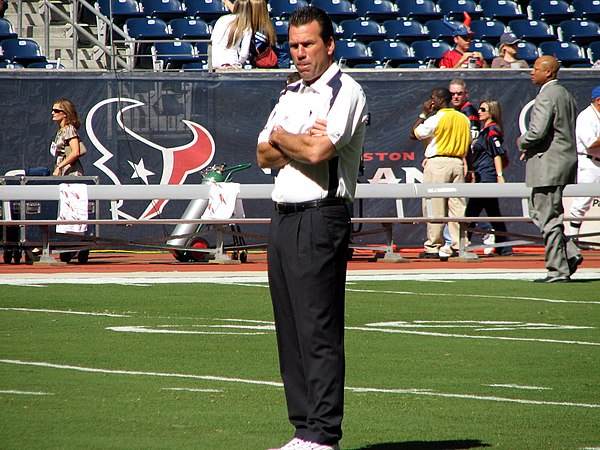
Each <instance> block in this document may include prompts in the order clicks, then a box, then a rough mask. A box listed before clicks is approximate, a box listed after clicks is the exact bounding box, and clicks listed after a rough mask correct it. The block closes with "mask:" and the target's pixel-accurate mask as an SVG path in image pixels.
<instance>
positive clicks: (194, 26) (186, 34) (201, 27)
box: [169, 18, 210, 39]
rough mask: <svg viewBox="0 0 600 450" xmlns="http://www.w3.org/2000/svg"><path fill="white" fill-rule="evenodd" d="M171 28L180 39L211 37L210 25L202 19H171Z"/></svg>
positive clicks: (172, 32)
mask: <svg viewBox="0 0 600 450" xmlns="http://www.w3.org/2000/svg"><path fill="white" fill-rule="evenodd" d="M169 28H170V30H171V34H172V35H173V37H175V38H178V39H210V27H209V26H208V24H207V23H206V22H205V21H204V20H202V19H188V18H180V19H173V20H171V21H169Z"/></svg>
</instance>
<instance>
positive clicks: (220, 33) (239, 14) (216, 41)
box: [210, 0, 252, 69]
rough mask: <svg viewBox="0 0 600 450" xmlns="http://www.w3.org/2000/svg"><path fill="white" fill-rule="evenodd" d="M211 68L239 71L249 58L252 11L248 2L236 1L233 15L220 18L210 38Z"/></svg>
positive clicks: (248, 0)
mask: <svg viewBox="0 0 600 450" xmlns="http://www.w3.org/2000/svg"><path fill="white" fill-rule="evenodd" d="M210 40H211V43H212V66H213V67H214V68H215V69H241V68H242V67H244V64H245V63H246V61H247V60H248V58H249V57H250V45H251V44H252V9H251V6H250V0H236V2H235V3H234V5H233V13H232V14H227V15H225V16H221V17H220V18H219V19H218V20H217V22H216V23H215V26H214V27H213V32H212V34H211V36H210Z"/></svg>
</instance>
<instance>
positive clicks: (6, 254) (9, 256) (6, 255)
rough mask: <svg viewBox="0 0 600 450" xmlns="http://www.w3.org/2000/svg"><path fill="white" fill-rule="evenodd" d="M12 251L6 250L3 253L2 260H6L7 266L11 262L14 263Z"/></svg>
mask: <svg viewBox="0 0 600 450" xmlns="http://www.w3.org/2000/svg"><path fill="white" fill-rule="evenodd" d="M12 257H13V254H12V250H10V249H8V248H5V249H4V252H3V253H2V259H3V260H4V263H5V264H10V262H11V261H12Z"/></svg>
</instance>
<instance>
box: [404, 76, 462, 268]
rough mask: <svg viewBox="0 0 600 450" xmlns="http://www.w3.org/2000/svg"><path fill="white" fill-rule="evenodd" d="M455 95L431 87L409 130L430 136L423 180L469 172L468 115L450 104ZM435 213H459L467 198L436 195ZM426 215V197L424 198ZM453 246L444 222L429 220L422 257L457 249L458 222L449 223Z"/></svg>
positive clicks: (455, 178) (453, 179)
mask: <svg viewBox="0 0 600 450" xmlns="http://www.w3.org/2000/svg"><path fill="white" fill-rule="evenodd" d="M451 100H452V95H451V94H450V91H449V90H448V89H446V88H443V87H440V88H436V89H434V90H433V91H431V96H430V97H429V98H428V99H427V100H426V101H425V103H424V104H423V112H422V113H421V114H420V115H419V118H418V119H417V120H416V122H415V124H414V125H413V129H412V131H411V133H410V137H411V139H415V140H425V139H427V140H428V142H427V147H426V148H425V158H426V163H425V168H424V171H423V182H424V183H464V182H465V174H466V172H467V163H466V155H467V151H468V150H469V146H470V145H471V132H470V123H469V119H468V118H467V117H466V116H465V115H464V114H462V113H461V112H460V111H456V110H455V109H454V108H453V107H452V106H451V105H450V102H451ZM431 208H432V214H433V216H434V217H460V216H463V215H464V212H465V199H464V198H434V199H432V200H431ZM423 209H424V215H425V214H426V211H425V201H423ZM448 227H449V230H450V236H451V237H452V246H451V247H448V246H444V237H443V231H444V224H443V223H428V224H427V241H425V245H424V247H425V250H424V251H423V252H422V253H421V254H420V255H419V257H420V258H438V257H439V258H440V259H447V258H448V257H449V256H455V255H456V254H457V251H458V240H459V225H458V223H457V222H450V223H449V224H448Z"/></svg>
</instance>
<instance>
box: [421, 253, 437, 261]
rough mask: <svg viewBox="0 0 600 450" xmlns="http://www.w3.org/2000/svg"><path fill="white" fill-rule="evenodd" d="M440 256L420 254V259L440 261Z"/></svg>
mask: <svg viewBox="0 0 600 450" xmlns="http://www.w3.org/2000/svg"><path fill="white" fill-rule="evenodd" d="M438 258H439V256H438V254H437V253H431V252H421V253H419V259H438Z"/></svg>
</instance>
